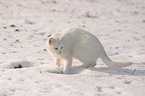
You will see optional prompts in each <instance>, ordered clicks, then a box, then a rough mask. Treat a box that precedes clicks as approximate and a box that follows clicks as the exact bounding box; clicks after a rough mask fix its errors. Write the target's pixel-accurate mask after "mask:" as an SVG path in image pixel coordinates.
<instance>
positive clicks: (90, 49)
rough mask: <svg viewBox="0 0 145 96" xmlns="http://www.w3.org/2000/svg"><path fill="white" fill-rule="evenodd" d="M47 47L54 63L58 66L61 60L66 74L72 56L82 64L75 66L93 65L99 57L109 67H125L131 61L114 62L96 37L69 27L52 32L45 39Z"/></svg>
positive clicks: (86, 66)
mask: <svg viewBox="0 0 145 96" xmlns="http://www.w3.org/2000/svg"><path fill="white" fill-rule="evenodd" d="M47 48H48V50H49V51H50V53H52V55H53V56H54V57H55V59H56V60H55V64H57V65H58V66H60V61H61V60H63V66H64V67H63V73H64V74H68V73H69V72H70V69H71V67H72V58H76V59H78V60H80V61H81V62H82V63H83V65H81V66H77V67H83V68H88V67H90V68H91V67H94V66H96V61H97V59H98V58H99V57H100V58H101V59H102V60H103V62H104V63H105V64H106V65H108V66H110V67H126V66H129V65H131V64H132V63H131V62H114V61H112V60H110V58H109V57H108V56H107V54H106V52H105V50H104V48H103V46H102V44H101V42H100V41H99V40H98V38H97V37H96V36H95V35H93V34H91V33H89V32H87V31H84V30H82V29H79V28H71V29H66V30H63V31H62V32H60V33H56V34H54V35H53V36H52V37H51V38H49V39H48V41H47Z"/></svg>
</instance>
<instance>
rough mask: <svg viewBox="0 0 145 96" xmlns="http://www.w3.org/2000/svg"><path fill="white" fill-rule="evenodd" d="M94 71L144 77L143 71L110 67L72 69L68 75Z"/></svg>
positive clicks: (144, 72)
mask: <svg viewBox="0 0 145 96" xmlns="http://www.w3.org/2000/svg"><path fill="white" fill-rule="evenodd" d="M86 69H87V70H90V71H95V72H103V73H109V74H112V75H113V74H118V75H133V76H138V75H140V76H145V71H144V70H138V69H137V70H135V69H134V70H133V69H127V68H110V67H99V68H97V67H94V68H73V69H72V70H71V72H70V74H79V73H83V72H85V70H86ZM132 73H133V74H132Z"/></svg>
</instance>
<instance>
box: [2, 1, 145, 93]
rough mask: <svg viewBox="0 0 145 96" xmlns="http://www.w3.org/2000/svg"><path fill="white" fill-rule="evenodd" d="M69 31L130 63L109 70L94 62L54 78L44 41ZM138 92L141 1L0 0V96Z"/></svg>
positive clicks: (144, 31)
mask: <svg viewBox="0 0 145 96" xmlns="http://www.w3.org/2000/svg"><path fill="white" fill-rule="evenodd" d="M69 27H78V28H82V29H84V30H87V31H89V32H91V33H93V34H94V35H96V36H97V37H98V38H99V39H100V41H101V42H102V44H103V45H104V47H105V49H106V52H107V54H108V55H109V57H110V58H111V59H112V60H115V61H132V62H134V64H133V65H132V66H129V67H126V68H121V69H113V68H109V67H107V66H106V65H105V64H104V63H103V62H102V61H101V60H99V61H98V65H97V66H96V67H95V68H92V69H83V68H80V69H72V70H71V74H69V75H64V74H59V70H58V68H57V67H55V66H54V65H53V58H52V57H51V55H50V54H49V53H48V52H47V51H45V49H46V47H45V42H46V40H47V38H48V35H50V34H53V33H56V32H59V31H61V30H63V29H65V28H69ZM74 64H80V62H79V61H77V60H74ZM18 66H19V67H23V68H20V69H15V67H18ZM135 69H136V71H135ZM133 71H135V72H134V73H133ZM132 74H133V75H132ZM144 90H145V1H144V0H56V1H53V0H0V96H144V95H145V91H144Z"/></svg>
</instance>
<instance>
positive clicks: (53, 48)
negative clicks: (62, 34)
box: [47, 37, 64, 56]
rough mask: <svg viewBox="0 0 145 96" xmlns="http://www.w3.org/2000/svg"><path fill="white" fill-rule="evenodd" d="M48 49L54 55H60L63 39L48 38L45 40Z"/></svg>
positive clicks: (62, 48)
mask: <svg viewBox="0 0 145 96" xmlns="http://www.w3.org/2000/svg"><path fill="white" fill-rule="evenodd" d="M47 46H48V48H49V51H50V52H51V53H53V54H54V55H56V56H58V55H61V54H62V52H63V50H64V45H63V41H62V40H61V39H60V38H53V37H51V38H49V39H48V41H47Z"/></svg>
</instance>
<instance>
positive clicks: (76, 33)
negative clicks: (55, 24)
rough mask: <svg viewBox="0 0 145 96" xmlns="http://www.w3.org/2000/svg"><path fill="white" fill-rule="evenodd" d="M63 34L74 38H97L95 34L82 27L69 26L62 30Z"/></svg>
mask: <svg viewBox="0 0 145 96" xmlns="http://www.w3.org/2000/svg"><path fill="white" fill-rule="evenodd" d="M61 34H64V36H66V37H69V38H74V39H77V40H78V39H84V38H86V39H87V38H88V39H89V38H90V39H91V38H92V39H93V38H96V37H95V36H94V35H93V34H91V33H89V32H87V31H85V30H83V29H80V28H68V29H65V30H63V31H62V32H61Z"/></svg>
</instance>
